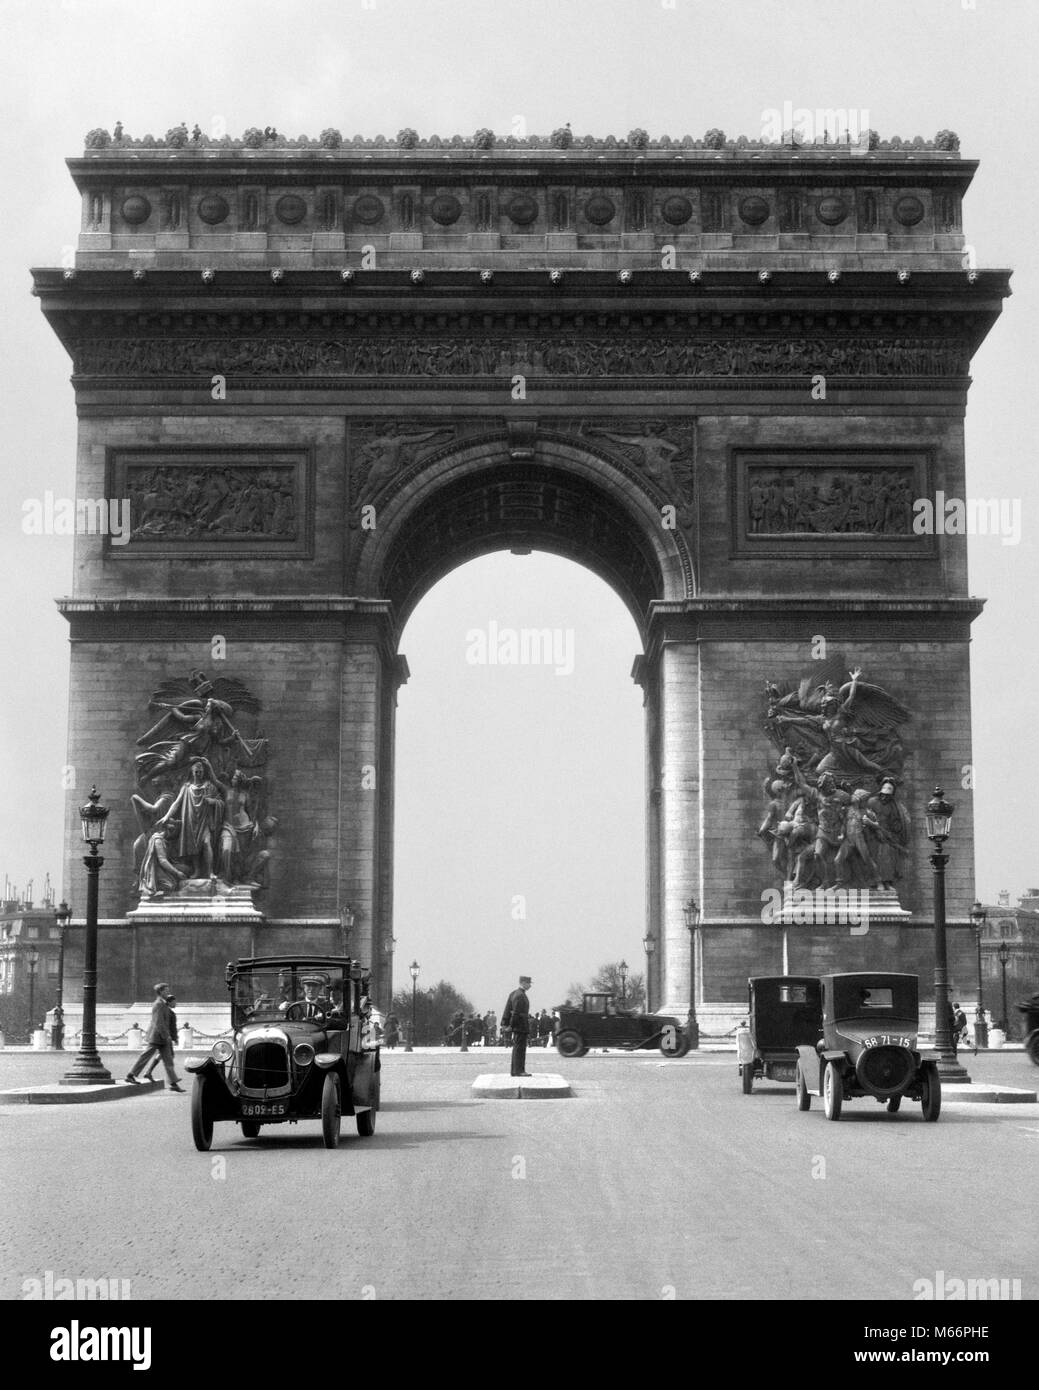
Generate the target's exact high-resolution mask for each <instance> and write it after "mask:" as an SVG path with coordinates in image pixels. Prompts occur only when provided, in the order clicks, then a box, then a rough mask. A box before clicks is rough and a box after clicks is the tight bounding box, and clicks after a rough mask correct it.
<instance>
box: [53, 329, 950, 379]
mask: <svg viewBox="0 0 1039 1390" xmlns="http://www.w3.org/2000/svg"><path fill="white" fill-rule="evenodd" d="M969 360H970V359H969V351H968V348H967V345H966V343H964V342H962V341H959V340H953V341H950V340H949V339H947V338H939V339H918V338H914V339H911V340H906V339H889V338H874V337H845V338H837V339H830V340H823V339H816V338H802V337H793V338H779V337H776V338H737V337H733V338H720V339H707V338H689V337H682V338H677V337H672V338H668V337H652V338H646V337H642V338H640V337H629V338H616V337H563V336H559V337H548V336H545V337H529V338H516V337H505V336H503V337H483V338H481V337H464V336H459V337H447V338H416V337H409V338H405V337H390V336H385V337H378V336H373V337H359V338H349V339H306V338H298V337H291V338H268V337H257V338H124V339H113V338H90V339H81V340H80V341H79V342H78V344H77V345H76V349H75V370H76V373H77V375H80V376H120V377H125V376H204V375H209V374H211V373H220V374H222V375H225V376H234V375H238V376H262V377H280V376H308V375H318V376H362V377H376V378H377V377H384V376H404V377H465V376H478V377H479V376H482V377H493V376H511V375H513V374H515V373H517V372H518V373H522V374H524V375H527V376H562V377H566V376H572V377H592V378H597V377H632V376H634V377H664V376H666V377H674V376H679V377H683V376H684V377H710V376H720V377H725V376H750V377H754V376H762V377H773V376H806V375H813V374H816V373H822V374H824V375H831V376H846V377H873V376H882V377H888V376H892V377H903V376H920V377H961V376H964V375H966V373H967V370H968V364H969Z"/></svg>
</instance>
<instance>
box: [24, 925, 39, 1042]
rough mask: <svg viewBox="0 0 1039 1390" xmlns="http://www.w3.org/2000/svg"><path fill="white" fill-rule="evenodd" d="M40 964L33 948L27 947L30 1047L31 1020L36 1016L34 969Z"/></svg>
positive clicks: (30, 1038)
mask: <svg viewBox="0 0 1039 1390" xmlns="http://www.w3.org/2000/svg"><path fill="white" fill-rule="evenodd" d="M39 963H40V953H39V951H38V950H37V949H36V947H35V946H30V947H29V953H28V955H27V956H26V957H25V964H26V967H27V969H28V971H29V1046H30V1047H32V1035H33V1029H34V1027H35V1024H34V1022H33V1019H34V1018H35V1015H36V967H37V966H38V965H39Z"/></svg>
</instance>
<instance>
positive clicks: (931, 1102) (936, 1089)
mask: <svg viewBox="0 0 1039 1390" xmlns="http://www.w3.org/2000/svg"><path fill="white" fill-rule="evenodd" d="M922 1071H923V1074H922V1076H921V1077H920V1105H921V1108H922V1109H923V1112H924V1119H925V1120H930V1121H932V1122H933V1121H934V1120H936V1119H937V1118H938V1116H939V1115H940V1114H941V1113H942V1080H941V1077H940V1076H939V1075H938V1068H937V1067H936V1066H935V1065H934V1063H933V1062H932V1063H930V1064H929V1065H927V1066H925V1067H924V1068H923V1069H922Z"/></svg>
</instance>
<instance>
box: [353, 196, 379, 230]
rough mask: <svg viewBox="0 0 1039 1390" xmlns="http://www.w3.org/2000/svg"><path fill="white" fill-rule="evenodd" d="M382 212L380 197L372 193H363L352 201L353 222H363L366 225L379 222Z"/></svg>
mask: <svg viewBox="0 0 1039 1390" xmlns="http://www.w3.org/2000/svg"><path fill="white" fill-rule="evenodd" d="M384 212H385V208H384V207H383V205H382V199H381V198H376V196H375V194H374V193H365V194H363V195H362V196H361V197H360V198H358V199H357V202H356V203H354V221H355V222H364V223H365V224H366V225H367V224H370V223H372V222H380V221H381V220H382V215H383V213H384Z"/></svg>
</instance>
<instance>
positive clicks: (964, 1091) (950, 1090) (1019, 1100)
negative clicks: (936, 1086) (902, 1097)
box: [942, 1081, 1036, 1105]
mask: <svg viewBox="0 0 1039 1390" xmlns="http://www.w3.org/2000/svg"><path fill="white" fill-rule="evenodd" d="M970 1101H973V1102H975V1103H977V1104H980V1103H982V1102H984V1104H985V1105H1015V1104H1017V1105H1034V1104H1035V1102H1036V1093H1035V1091H1026V1090H1024V1089H1022V1088H1021V1087H1019V1086H985V1085H983V1084H982V1085H979V1084H977V1083H976V1082H968V1083H966V1084H961V1083H958V1082H954V1081H945V1082H943V1083H942V1104H943V1105H962V1104H963V1103H964V1102H970Z"/></svg>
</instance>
